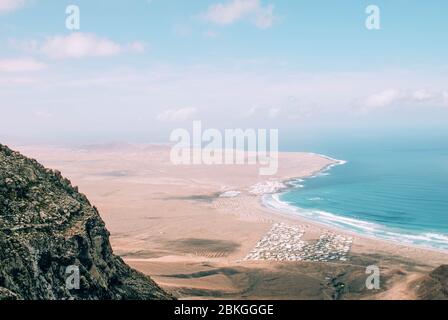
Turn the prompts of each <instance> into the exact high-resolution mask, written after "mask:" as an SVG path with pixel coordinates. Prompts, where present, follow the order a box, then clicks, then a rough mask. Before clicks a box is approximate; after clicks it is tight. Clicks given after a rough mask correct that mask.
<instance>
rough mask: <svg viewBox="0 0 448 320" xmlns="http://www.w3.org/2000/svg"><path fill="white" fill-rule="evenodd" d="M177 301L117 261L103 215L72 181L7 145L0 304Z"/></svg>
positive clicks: (0, 149)
mask: <svg viewBox="0 0 448 320" xmlns="http://www.w3.org/2000/svg"><path fill="white" fill-rule="evenodd" d="M73 270H75V271H73ZM78 270H79V273H78V272H77V271H78ZM72 271H73V272H74V273H72ZM75 273H76V274H79V277H78V278H76V277H75V278H71V279H70V280H73V279H75V280H73V284H75V287H74V288H73V287H72V286H69V285H67V281H68V277H69V276H72V275H73V274H75ZM77 279H79V281H77ZM70 283H71V282H70ZM76 284H79V286H76ZM172 298H173V297H172V296H171V295H170V294H168V293H166V292H165V291H163V290H162V289H161V288H160V287H159V286H158V285H157V284H156V283H155V282H154V281H152V280H151V279H150V278H149V277H147V276H145V275H143V274H141V273H139V272H137V271H135V270H133V269H131V268H130V267H129V266H127V265H126V264H125V263H124V262H123V260H122V259H121V258H119V257H117V256H115V255H114V254H113V251H112V248H111V245H110V243H109V232H108V231H107V230H106V228H105V225H104V222H103V221H102V219H101V218H100V216H99V214H98V211H97V209H96V208H95V207H93V206H92V205H91V204H90V203H89V201H88V199H87V198H86V197H85V196H84V195H83V194H80V193H79V192H78V190H77V188H76V187H73V186H72V185H71V183H70V181H69V180H67V179H65V178H63V177H62V175H61V173H60V172H58V171H53V170H50V169H46V168H44V167H43V166H42V165H41V164H39V163H38V162H37V161H35V160H32V159H28V158H26V157H24V156H22V155H21V154H20V153H18V152H14V151H12V150H10V149H9V148H8V147H6V146H3V145H1V144H0V300H5V299H8V300H9V299H10V300H16V299H27V300H28V299H31V300H47V299H57V300H63V299H64V300H65V299H86V300H97V299H101V300H103V299H104V300H115V299H128V300H143V299H145V300H146V299H172Z"/></svg>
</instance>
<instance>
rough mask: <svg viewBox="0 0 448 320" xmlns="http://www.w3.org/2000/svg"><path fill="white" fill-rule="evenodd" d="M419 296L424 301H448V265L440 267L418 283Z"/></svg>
mask: <svg viewBox="0 0 448 320" xmlns="http://www.w3.org/2000/svg"><path fill="white" fill-rule="evenodd" d="M417 294H418V297H419V298H420V299H424V300H448V265H442V266H440V267H438V268H437V269H435V270H434V271H432V272H431V273H430V274H429V276H427V277H425V278H424V279H423V280H422V281H421V282H420V283H418V290H417Z"/></svg>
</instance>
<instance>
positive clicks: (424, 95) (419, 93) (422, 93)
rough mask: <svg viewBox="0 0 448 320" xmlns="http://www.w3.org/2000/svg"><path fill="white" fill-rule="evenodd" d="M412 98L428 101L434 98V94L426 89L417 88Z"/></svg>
mask: <svg viewBox="0 0 448 320" xmlns="http://www.w3.org/2000/svg"><path fill="white" fill-rule="evenodd" d="M411 98H412V99H413V100H416V101H427V100H431V99H433V98H434V95H433V94H432V93H430V92H428V91H426V90H424V89H422V90H416V91H414V92H413V93H412V94H411Z"/></svg>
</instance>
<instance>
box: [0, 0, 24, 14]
mask: <svg viewBox="0 0 448 320" xmlns="http://www.w3.org/2000/svg"><path fill="white" fill-rule="evenodd" d="M25 4H26V1H25V0H0V14H1V13H4V12H11V11H15V10H17V9H20V8H22V7H23V6H24V5H25Z"/></svg>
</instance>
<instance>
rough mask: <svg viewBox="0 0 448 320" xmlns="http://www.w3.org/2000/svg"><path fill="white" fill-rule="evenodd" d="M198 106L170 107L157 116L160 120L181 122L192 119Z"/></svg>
mask: <svg viewBox="0 0 448 320" xmlns="http://www.w3.org/2000/svg"><path fill="white" fill-rule="evenodd" d="M196 112H197V109H196V108H182V109H170V110H166V111H164V112H162V113H161V114H159V115H158V116H157V120H159V121H167V122H180V121H186V120H190V119H192V117H193V116H194V115H195V114H196Z"/></svg>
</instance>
